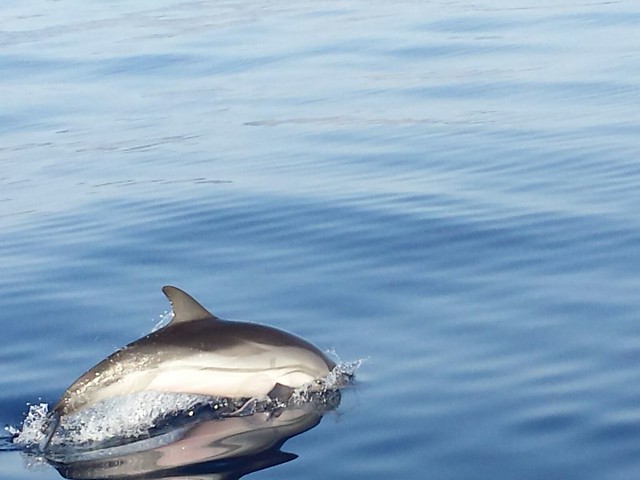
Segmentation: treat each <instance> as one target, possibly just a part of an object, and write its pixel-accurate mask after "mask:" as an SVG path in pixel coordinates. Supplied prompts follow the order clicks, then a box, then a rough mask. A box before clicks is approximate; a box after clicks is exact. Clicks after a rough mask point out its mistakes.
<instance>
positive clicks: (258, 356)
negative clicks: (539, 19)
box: [45, 286, 335, 447]
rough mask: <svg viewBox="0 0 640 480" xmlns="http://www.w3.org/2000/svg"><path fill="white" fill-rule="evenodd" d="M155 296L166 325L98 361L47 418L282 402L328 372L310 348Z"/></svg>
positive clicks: (182, 295) (183, 299)
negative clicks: (161, 400)
mask: <svg viewBox="0 0 640 480" xmlns="http://www.w3.org/2000/svg"><path fill="white" fill-rule="evenodd" d="M162 291H163V292H164V294H165V295H166V296H167V298H168V299H169V302H170V303H171V306H172V308H173V318H172V320H171V322H170V323H169V324H168V325H166V326H164V327H163V328H161V329H159V330H157V331H155V332H153V333H150V334H149V335H146V336H144V337H142V338H140V339H138V340H136V341H135V342H133V343H130V344H129V345H127V346H126V347H124V348H122V349H120V350H118V351H116V352H115V353H113V354H112V355H110V356H109V357H107V358H106V359H104V360H102V361H101V362H100V363H98V364H97V365H96V366H94V367H93V368H92V369H91V370H89V371H87V372H86V373H85V374H83V375H82V376H81V377H80V378H78V379H77V380H76V381H75V382H74V383H73V384H72V385H71V386H70V387H69V388H68V389H67V390H66V391H65V392H64V394H63V395H62V397H61V398H60V400H59V401H58V402H57V403H56V405H55V406H54V407H53V409H52V411H51V416H52V419H55V420H54V421H55V424H54V425H52V426H51V427H50V428H52V430H51V429H50V431H49V435H48V438H47V439H46V444H45V447H46V446H47V445H48V443H49V441H50V440H51V436H53V434H54V433H55V430H56V428H57V425H58V423H59V420H60V416H63V415H70V414H73V413H75V412H78V411H80V410H82V409H84V408H87V407H89V406H91V405H94V404H96V403H97V402H100V401H101V400H105V399H108V398H113V397H117V396H123V395H128V394H132V393H137V392H143V391H147V392H172V393H186V394H200V395H210V396H217V397H228V398H259V397H265V396H270V397H271V398H276V397H277V398H288V396H290V395H291V392H292V391H293V390H294V389H296V388H299V387H302V386H304V385H307V384H312V383H313V382H314V381H315V380H318V379H320V378H322V377H325V376H326V375H328V374H329V372H330V371H331V370H332V369H333V368H334V367H335V363H334V362H333V361H331V360H330V359H329V358H327V356H326V355H325V354H323V353H322V352H321V351H320V350H318V349H317V348H316V347H315V346H313V345H312V344H310V343H309V342H307V341H305V340H303V339H301V338H299V337H297V336H295V335H292V334H290V333H287V332H284V331H282V330H278V329H276V328H273V327H268V326H266V325H259V324H255V323H248V322H235V321H227V320H222V319H220V318H218V317H216V316H215V315H213V314H212V313H210V312H209V311H207V310H206V309H205V308H204V307H203V306H202V305H200V304H199V303H198V302H197V301H195V300H194V299H193V298H192V297H191V296H189V295H188V294H187V293H186V292H184V291H182V290H180V289H179V288H176V287H172V286H165V287H163V288H162Z"/></svg>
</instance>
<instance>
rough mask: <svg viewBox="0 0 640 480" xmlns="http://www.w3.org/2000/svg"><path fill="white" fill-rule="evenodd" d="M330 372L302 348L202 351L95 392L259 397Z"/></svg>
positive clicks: (104, 394)
mask: <svg viewBox="0 0 640 480" xmlns="http://www.w3.org/2000/svg"><path fill="white" fill-rule="evenodd" d="M328 373H329V371H328V369H327V366H326V364H325V362H324V361H323V360H322V359H321V358H320V357H318V356H317V355H316V354H314V353H313V352H309V351H307V350H303V349H300V348H297V347H279V348H277V349H273V348H272V349H271V350H267V349H255V350H254V351H253V352H252V354H251V355H246V354H245V355H234V354H233V351H228V350H218V351H214V352H204V351H201V352H198V353H195V352H194V354H193V355H185V356H182V357H179V358H178V357H176V358H173V359H171V360H166V361H164V362H161V363H160V364H157V365H156V366H154V367H152V368H141V369H140V370H138V371H134V372H129V373H128V374H127V375H126V376H124V377H121V378H120V379H119V380H118V381H117V382H115V383H112V384H110V385H108V386H106V387H103V388H102V389H100V391H98V392H94V401H98V400H100V399H103V398H109V397H112V396H122V395H128V394H131V393H136V392H140V391H151V392H170V393H191V394H200V395H210V396H219V397H235V398H238V397H260V396H264V395H267V394H268V393H269V392H270V391H271V390H272V389H273V388H274V387H275V386H276V384H278V383H279V384H281V385H284V386H287V387H291V388H299V387H302V386H303V385H306V384H309V383H311V382H313V381H314V380H316V379H318V378H322V377H324V376H326V375H327V374H328Z"/></svg>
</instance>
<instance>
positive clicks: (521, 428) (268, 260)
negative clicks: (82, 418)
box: [0, 0, 640, 480]
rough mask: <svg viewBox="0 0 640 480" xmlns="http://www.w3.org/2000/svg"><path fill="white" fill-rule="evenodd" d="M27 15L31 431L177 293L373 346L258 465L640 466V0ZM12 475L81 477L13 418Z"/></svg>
mask: <svg viewBox="0 0 640 480" xmlns="http://www.w3.org/2000/svg"><path fill="white" fill-rule="evenodd" d="M1 17H2V19H1V20H0V97H1V101H0V104H1V106H0V168H1V171H0V307H1V315H0V326H1V331H2V348H0V372H1V373H0V423H1V424H2V425H1V426H5V425H10V426H13V427H18V426H19V425H20V424H21V422H22V420H23V418H24V413H25V412H26V411H27V410H28V406H27V404H28V403H29V404H34V403H40V402H43V403H49V404H51V403H53V402H55V401H56V400H57V398H58V397H59V395H60V394H61V393H62V392H63V391H64V390H65V389H66V387H67V386H68V385H69V384H70V383H71V382H72V381H73V380H74V379H75V378H77V377H78V376H79V375H80V374H81V373H83V372H84V371H85V370H87V369H88V368H89V367H91V366H92V365H94V364H95V363H97V362H98V361H99V360H101V359H102V358H104V357H105V356H107V355H108V354H110V353H111V352H113V351H114V350H115V349H117V348H119V347H120V346H122V345H124V344H126V343H128V342H130V341H132V340H135V339H136V338H138V337H140V336H141V335H144V334H145V333H147V332H149V331H150V330H151V329H152V328H153V327H154V325H155V324H156V323H157V321H158V318H159V317H160V316H161V315H163V314H164V313H165V312H166V311H167V310H169V305H168V304H167V302H166V300H165V298H164V297H163V295H162V294H161V291H160V288H161V287H162V286H163V285H165V284H175V285H178V286H180V287H181V288H184V289H186V290H187V291H189V292H190V293H191V294H193V295H194V296H195V297H196V298H197V299H199V300H200V301H201V302H202V303H203V304H204V305H206V306H207V307H210V309H211V310H212V311H213V313H215V314H217V315H219V316H221V317H223V318H231V319H244V320H250V321H255V322H260V323H266V324H269V325H272V326H275V327H278V328H281V329H285V330H288V331H291V332H294V333H296V334H298V335H300V336H302V337H304V338H306V339H308V340H310V341H311V342H313V343H314V344H316V345H317V346H318V347H319V348H321V349H323V350H334V351H335V352H336V353H337V354H338V355H339V356H340V358H342V359H343V360H344V361H352V360H357V359H362V358H366V359H367V361H366V362H365V363H364V364H363V365H362V367H361V368H360V369H359V370H358V372H357V376H358V384H357V386H356V387H355V388H351V389H348V390H345V391H344V392H343V395H342V401H341V405H340V407H339V408H338V409H337V410H336V411H335V412H331V413H329V414H327V415H326V416H324V417H323V419H322V421H321V423H320V424H319V425H317V426H316V427H315V428H311V429H310V430H308V431H306V432H304V433H300V434H299V435H297V436H295V437H293V438H291V439H290V440H288V441H287V442H286V443H285V444H284V445H283V447H282V450H283V451H284V452H291V453H293V454H295V455H297V456H298V458H295V459H293V457H290V458H288V459H287V461H284V458H283V462H281V464H280V465H276V466H272V467H271V468H266V467H268V466H269V465H262V467H261V468H263V469H262V470H259V469H254V470H259V471H256V472H254V473H251V474H249V475H248V477H247V478H251V479H255V480H259V479H263V480H264V479H276V478H277V479H297V478H306V479H312V480H316V479H317V480H319V479H326V478H349V479H367V480H372V479H374V480H377V479H389V478H402V479H416V480H418V479H427V478H428V479H433V480H467V479H468V480H471V479H474V480H477V479H491V480H502V479H504V480H507V479H509V480H511V479H518V480H534V479H536V480H537V479H545V480H554V479H558V480H560V479H562V480H573V479H575V480H590V479H593V480H596V479H597V480H614V479H615V480H618V479H620V480H622V479H633V478H637V477H638V475H639V474H640V27H639V26H640V2H637V1H633V0H620V1H596V0H593V1H591V0H559V1H558V0H554V1H551V0H522V1H512V0H478V1H465V0H439V1H435V0H434V1H418V0H399V1H382V0H367V1H365V0H345V1H336V0H327V1H322V2H310V1H306V0H302V1H295V2H292V1H288V2H285V1H279V0H257V1H253V2H246V1H245V2H241V1H237V0H229V1H196V0H182V1H181V0H153V1H151V0H140V1H133V2H132V1H122V0H105V1H101V2H96V1H79V0H59V1H54V0H26V1H25V0H5V1H4V2H3V6H2V15H1ZM311 423H312V422H310V423H309V425H307V424H306V423H305V424H304V425H305V426H307V427H308V426H310V425H311ZM229 468H231V467H229ZM233 468H235V470H233ZM233 468H232V470H233V471H232V472H231V473H230V474H221V473H215V472H209V471H203V472H200V473H197V474H193V472H192V473H191V475H192V476H191V477H190V478H194V477H197V478H210V479H214V478H238V476H239V475H243V474H246V473H248V472H249V471H251V470H252V468H248V467H247V465H246V464H239V465H237V466H235V464H234V466H233ZM67 475H72V474H71V473H69V472H67ZM180 475H181V473H180V472H178V473H175V472H174V475H173V476H174V477H179V476H180ZM216 475H217V476H216ZM224 475H227V476H224ZM0 478H2V479H20V480H40V479H58V478H60V474H59V473H58V472H57V471H56V470H55V469H54V468H53V467H51V466H48V465H46V464H40V463H38V462H37V461H34V460H33V459H32V458H30V457H28V456H25V455H24V454H23V453H22V452H20V451H17V450H16V449H15V448H14V447H13V446H12V445H11V442H10V440H9V434H8V433H4V432H3V433H2V435H1V438H0ZM89 478H96V477H89ZM100 478H102V477H100ZM105 478H106V477H105ZM136 478H142V477H136ZM144 478H150V477H144ZM154 478H155V477H154Z"/></svg>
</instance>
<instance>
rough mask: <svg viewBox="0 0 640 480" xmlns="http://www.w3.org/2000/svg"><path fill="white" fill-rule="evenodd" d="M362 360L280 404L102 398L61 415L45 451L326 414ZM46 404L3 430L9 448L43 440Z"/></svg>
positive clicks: (158, 396) (172, 396) (152, 395)
mask: <svg viewBox="0 0 640 480" xmlns="http://www.w3.org/2000/svg"><path fill="white" fill-rule="evenodd" d="M362 363H363V360H357V361H355V362H348V363H338V364H337V365H336V367H335V368H334V369H333V370H332V371H331V372H330V373H329V374H328V375H327V376H326V377H325V378H323V379H320V380H317V381H315V382H313V383H312V384H309V385H305V386H304V387H301V388H299V389H297V390H295V391H294V393H293V395H292V396H291V398H290V400H289V401H288V402H286V403H284V404H283V403H280V402H277V401H275V400H271V399H268V398H254V399H248V398H245V399H224V398H215V397H208V396H203V395H190V394H179V393H156V392H140V393H135V394H131V395H127V396H124V397H115V398H110V399H107V400H104V401H102V402H100V403H98V404H96V405H94V406H92V407H89V408H86V409H84V410H81V411H80V412H78V413H76V414H73V415H69V416H64V417H62V418H61V420H60V425H59V427H58V429H57V431H56V433H55V435H54V436H53V437H52V439H51V443H50V444H49V447H48V449H49V450H48V451H56V450H61V449H63V450H67V449H76V450H86V449H95V448H100V447H103V446H105V445H107V444H108V445H112V444H119V443H122V444H124V443H127V442H130V441H134V440H137V439H140V438H144V437H152V436H153V435H157V434H159V433H162V432H163V431H164V430H163V428H164V429H166V428H177V427H180V425H182V424H184V423H185V422H186V421H192V420H198V419H202V418H203V417H206V418H208V419H212V418H221V417H228V416H246V415H252V414H255V413H257V412H265V411H274V410H276V409H281V408H287V407H290V406H291V407H292V406H296V407H298V406H301V405H304V404H312V405H313V406H314V407H315V408H318V409H319V411H326V410H332V409H334V408H336V407H337V405H338V404H339V402H340V394H339V392H338V390H339V389H341V388H343V387H345V386H348V385H350V384H351V383H353V379H354V375H355V372H356V370H357V369H358V368H359V367H360V365H362ZM48 414H49V406H48V405H47V404H46V403H39V404H36V405H30V407H29V411H28V413H27V415H26V417H25V420H24V422H23V424H22V427H21V428H19V429H18V428H15V427H7V428H6V430H7V431H8V432H9V433H10V434H11V435H12V436H13V437H14V438H13V443H14V445H16V446H18V447H20V448H23V449H25V450H31V451H34V450H35V451H39V445H40V444H41V442H42V441H43V439H44V438H45V433H44V432H46V431H47V426H48V424H49V422H50V421H51V420H50V418H49V417H48Z"/></svg>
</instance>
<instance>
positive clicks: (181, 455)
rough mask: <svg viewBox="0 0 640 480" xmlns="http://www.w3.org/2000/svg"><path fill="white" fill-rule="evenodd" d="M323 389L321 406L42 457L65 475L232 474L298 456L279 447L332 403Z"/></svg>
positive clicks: (199, 423)
mask: <svg viewBox="0 0 640 480" xmlns="http://www.w3.org/2000/svg"><path fill="white" fill-rule="evenodd" d="M327 393H328V395H327V396H325V397H324V399H323V405H322V406H321V407H319V406H318V405H317V404H315V403H313V404H304V405H300V406H291V407H287V408H282V409H278V410H275V411H265V412H258V413H253V414H251V415H246V416H238V417H227V418H216V419H213V420H211V419H206V420H204V421H203V420H202V419H194V420H193V422H191V423H189V424H187V425H181V426H178V427H177V428H174V429H171V430H169V431H165V432H164V433H162V434H160V435H158V436H154V437H150V438H149V437H146V438H143V439H140V440H137V441H135V442H133V443H128V444H125V445H118V446H111V447H108V448H103V449H99V450H92V451H80V452H78V451H74V450H68V451H65V452H56V453H54V454H52V455H47V457H50V458H46V461H47V462H48V463H49V464H51V465H52V466H53V467H55V468H56V470H57V471H58V472H59V473H60V475H62V476H63V477H65V478H69V479H107V478H109V479H115V478H127V479H147V478H184V477H189V478H191V477H196V476H197V478H199V479H238V478H241V477H243V476H244V475H247V474H249V473H252V472H255V471H258V470H263V469H266V468H270V467H274V466H277V465H280V464H283V463H286V462H289V461H291V460H294V459H296V458H298V455H296V454H294V453H288V452H283V451H282V450H281V447H282V446H283V444H284V443H285V442H286V441H287V440H288V439H290V438H292V437H294V436H296V435H299V434H301V433H303V432H306V431H308V430H310V429H312V428H314V427H315V426H317V425H318V424H319V423H320V421H321V419H322V416H323V415H324V414H325V413H326V412H327V411H330V410H334V409H336V408H337V407H338V405H339V403H340V392H339V391H337V390H336V391H333V392H327ZM27 455H28V456H31V455H32V454H27ZM34 460H36V459H35V458H34Z"/></svg>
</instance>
